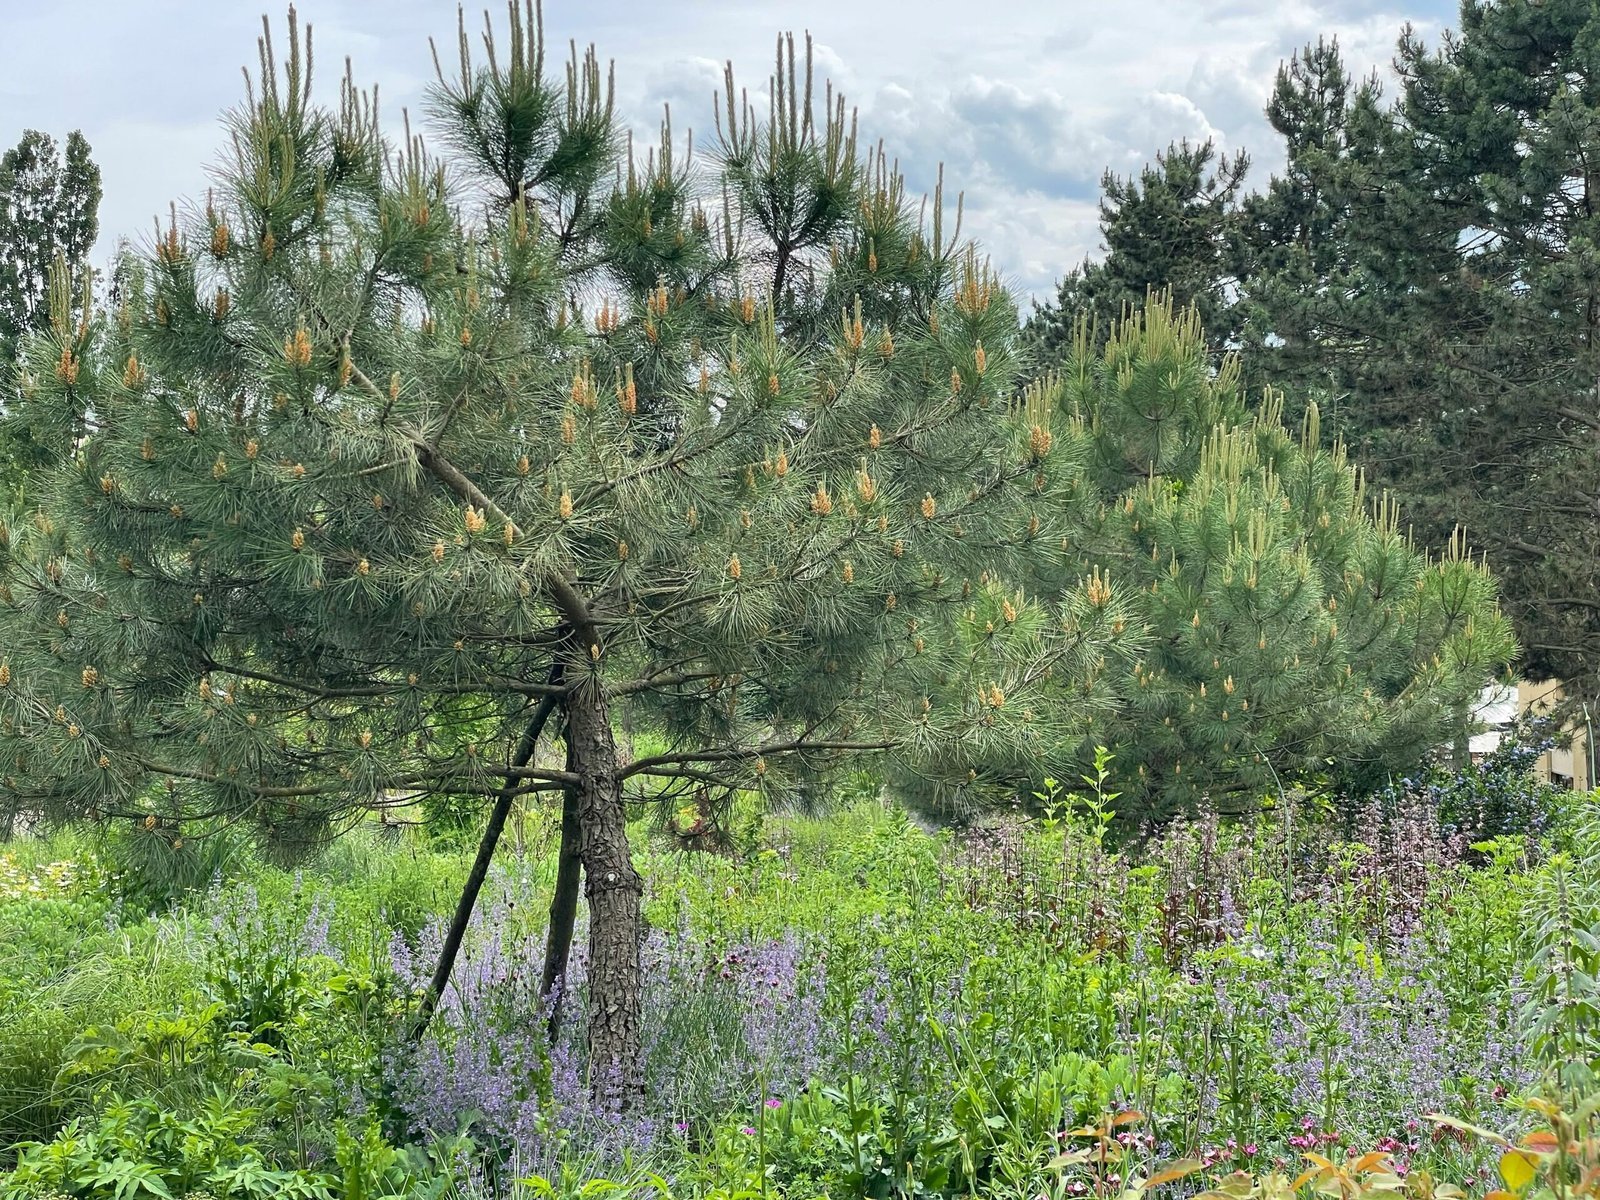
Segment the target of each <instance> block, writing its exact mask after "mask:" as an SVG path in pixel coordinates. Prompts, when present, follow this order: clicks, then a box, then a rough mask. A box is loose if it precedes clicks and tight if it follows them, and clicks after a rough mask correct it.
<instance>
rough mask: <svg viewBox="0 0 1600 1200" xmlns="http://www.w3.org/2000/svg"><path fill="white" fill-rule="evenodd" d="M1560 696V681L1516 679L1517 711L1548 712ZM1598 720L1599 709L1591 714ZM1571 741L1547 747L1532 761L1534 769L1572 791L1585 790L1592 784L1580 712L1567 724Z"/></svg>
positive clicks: (1585, 734) (1587, 738)
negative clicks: (1530, 681)
mask: <svg viewBox="0 0 1600 1200" xmlns="http://www.w3.org/2000/svg"><path fill="white" fill-rule="evenodd" d="M1560 699H1561V685H1560V684H1559V683H1556V682H1554V681H1547V682H1545V683H1529V682H1528V681H1527V680H1525V679H1522V680H1518V681H1517V711H1518V712H1519V713H1526V712H1548V711H1549V710H1550V709H1551V708H1552V707H1553V706H1554V705H1555V704H1556V703H1557V702H1559V701H1560ZM1592 715H1593V716H1594V718H1595V720H1596V721H1597V722H1600V713H1595V714H1592ZM1567 728H1568V732H1569V733H1571V735H1572V742H1571V744H1570V745H1569V746H1566V747H1557V748H1555V749H1553V750H1546V751H1545V752H1544V753H1543V754H1541V755H1540V756H1539V758H1538V760H1537V761H1536V762H1535V763H1534V765H1533V769H1534V772H1535V773H1536V774H1537V775H1538V776H1539V777H1540V778H1541V779H1547V780H1549V781H1550V782H1552V783H1556V784H1561V785H1564V786H1566V787H1569V788H1572V789H1573V790H1575V791H1581V792H1586V791H1588V790H1589V789H1590V788H1592V787H1594V786H1595V783H1594V780H1593V779H1592V778H1591V777H1590V770H1589V729H1588V725H1587V722H1586V721H1585V720H1584V716H1583V714H1582V713H1581V712H1580V713H1579V714H1578V716H1577V718H1576V719H1575V720H1574V721H1573V722H1572V723H1571V724H1570V725H1569V726H1568V727H1567Z"/></svg>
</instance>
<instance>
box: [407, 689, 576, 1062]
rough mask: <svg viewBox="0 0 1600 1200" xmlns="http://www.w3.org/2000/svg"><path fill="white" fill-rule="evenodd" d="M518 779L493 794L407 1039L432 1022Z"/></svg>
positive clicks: (526, 749)
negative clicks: (486, 819)
mask: <svg viewBox="0 0 1600 1200" xmlns="http://www.w3.org/2000/svg"><path fill="white" fill-rule="evenodd" d="M560 672H561V668H560V666H559V664H558V665H557V666H555V667H553V668H552V669H551V671H550V682H551V683H552V684H555V683H559V682H560V679H561V674H560ZM555 707H556V698H555V697H554V696H546V697H545V698H544V699H543V700H541V701H540V702H539V707H538V708H536V709H535V710H534V713H533V716H532V718H531V719H530V720H529V721H528V726H527V728H526V729H525V730H523V733H522V740H521V741H520V742H519V743H518V744H517V751H516V753H515V754H514V755H513V756H512V759H511V765H512V767H517V768H520V767H525V766H527V765H528V763H529V762H530V761H532V759H533V751H534V748H535V747H536V746H537V745H538V744H539V734H540V733H542V732H543V730H544V726H545V722H546V721H548V720H549V719H550V714H551V713H552V712H554V711H555ZM521 784H522V780H521V778H520V777H518V776H516V775H507V776H506V777H505V781H504V783H503V784H502V785H501V787H500V790H499V791H498V792H497V793H496V794H495V800H494V808H493V809H492V810H491V811H490V813H489V823H488V825H486V826H485V827H484V830H483V837H482V839H480V840H479V842H478V853H477V856H476V857H475V858H474V859H473V860H472V870H471V871H469V872H468V873H467V881H466V883H464V884H462V886H461V897H460V899H459V900H457V901H456V911H455V914H454V915H453V916H452V917H451V918H450V925H449V927H448V928H447V929H446V930H445V936H444V944H443V945H442V946H441V947H440V948H439V961H438V963H437V964H436V965H435V967H434V969H433V979H432V980H431V981H430V982H429V984H428V990H427V991H426V992H424V993H423V995H422V1005H421V1007H420V1008H419V1009H418V1010H417V1018H416V1021H415V1022H414V1023H413V1025H412V1027H411V1040H412V1041H420V1040H421V1039H422V1035H423V1034H424V1033H426V1032H427V1029H428V1023H429V1022H430V1021H432V1020H433V1014H434V1011H435V1010H436V1009H437V1008H438V1007H439V998H440V997H441V996H443V995H444V989H445V986H446V985H447V984H448V983H449V982H450V972H451V971H452V970H454V969H455V964H456V955H457V954H459V953H460V951H461V942H462V939H463V938H465V937H466V935H467V926H468V925H469V924H470V923H471V921H472V910H473V909H474V908H475V907H476V906H477V903H478V893H479V892H481V891H482V890H483V881H484V880H485V879H486V878H487V877H488V875H489V863H490V862H491V861H492V860H493V859H494V851H495V847H496V846H498V845H499V844H500V835H501V834H502V833H503V832H504V831H505V827H506V817H507V816H509V815H510V813H511V806H512V805H513V804H514V803H515V802H516V798H517V789H518V788H519V787H520V786H521Z"/></svg>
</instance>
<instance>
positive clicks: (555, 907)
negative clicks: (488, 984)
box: [539, 732, 583, 1041]
mask: <svg viewBox="0 0 1600 1200" xmlns="http://www.w3.org/2000/svg"><path fill="white" fill-rule="evenodd" d="M573 760H574V755H573V752H572V735H571V733H570V732H569V733H568V735H567V767H566V769H567V770H568V771H573V770H575V769H576V768H575V766H574V761H573ZM579 802H580V797H579V795H578V789H577V788H574V787H568V788H564V789H562V793H561V849H560V851H559V853H558V855H557V858H556V886H555V894H554V895H552V896H551V897H550V931H549V933H547V934H546V935H545V943H544V976H543V978H542V979H541V980H540V983H539V995H540V996H542V997H545V998H547V999H549V1000H550V1039H551V1040H552V1041H554V1040H555V1036H556V1032H557V1031H558V1030H559V1029H560V1027H561V1009H562V1005H563V1004H564V1003H565V1002H566V985H565V980H566V975H567V961H568V959H569V958H570V957H571V953H572V930H573V926H574V924H575V923H576V922H577V919H578V889H579V885H580V883H581V881H582V877H583V857H582V854H583V823H582V818H581V816H580V813H579V808H578V806H579ZM558 980H559V981H561V982H562V987H561V990H560V991H555V992H554V995H553V996H552V992H553V991H554V989H555V986H556V983H557V981H558Z"/></svg>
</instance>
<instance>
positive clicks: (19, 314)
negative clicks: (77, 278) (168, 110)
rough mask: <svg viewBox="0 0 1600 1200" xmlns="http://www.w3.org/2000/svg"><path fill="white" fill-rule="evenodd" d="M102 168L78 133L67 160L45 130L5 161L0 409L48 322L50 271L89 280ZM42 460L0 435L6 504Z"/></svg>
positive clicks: (33, 133)
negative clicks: (23, 350) (64, 268)
mask: <svg viewBox="0 0 1600 1200" xmlns="http://www.w3.org/2000/svg"><path fill="white" fill-rule="evenodd" d="M99 208H100V168H99V167H97V166H96V165H95V163H94V160H93V159H92V158H91V157H90V156H89V143H88V142H87V141H85V140H84V137H83V134H81V133H79V132H77V131H76V130H74V131H73V132H72V133H71V134H70V135H68V137H67V145H66V153H65V156H63V154H62V152H61V149H60V148H59V147H58V146H57V145H56V141H55V139H54V138H52V137H51V136H50V135H49V134H47V133H41V132H40V131H39V130H37V129H29V130H27V131H25V132H24V133H23V135H22V138H21V140H20V141H18V143H17V144H16V145H15V146H13V147H12V148H11V149H10V150H7V151H6V152H5V154H4V155H0V408H3V407H4V405H5V404H6V403H8V402H9V399H10V391H11V388H10V382H11V376H12V367H13V364H14V363H15V361H16V357H17V353H18V350H19V348H20V345H21V341H22V338H23V336H24V335H25V334H27V333H29V332H32V331H34V330H38V329H42V328H44V326H45V323H46V321H47V320H48V313H49V305H48V303H47V291H48V287H49V281H50V272H51V269H52V267H53V265H54V263H55V260H56V258H57V257H58V256H59V257H61V258H62V259H64V260H65V262H66V263H67V265H68V267H69V268H71V269H72V270H73V271H75V272H77V273H79V274H81V273H82V272H83V271H84V270H85V269H86V265H87V262H88V257H89V250H90V248H91V247H92V246H93V245H94V239H95V235H96V234H97V233H98V231H99V227H100V226H99ZM36 457H37V454H36V451H35V449H34V447H32V446H31V445H29V444H28V443H27V442H26V441H23V442H20V443H18V442H14V441H11V440H8V439H6V438H4V437H0V501H7V500H10V499H12V498H13V497H16V496H20V495H21V492H22V480H23V478H24V476H25V475H26V473H27V469H28V467H29V466H31V465H32V463H33V461H34V459H35V458H36Z"/></svg>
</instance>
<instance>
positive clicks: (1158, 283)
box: [1026, 139, 1250, 364]
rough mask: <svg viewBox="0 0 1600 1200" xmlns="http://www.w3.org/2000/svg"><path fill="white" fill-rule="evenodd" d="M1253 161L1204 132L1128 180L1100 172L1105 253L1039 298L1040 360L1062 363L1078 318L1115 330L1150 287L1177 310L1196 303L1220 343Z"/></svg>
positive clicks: (1224, 340)
mask: <svg viewBox="0 0 1600 1200" xmlns="http://www.w3.org/2000/svg"><path fill="white" fill-rule="evenodd" d="M1249 166H1250V160H1249V158H1248V157H1247V156H1246V155H1245V154H1244V153H1243V152H1240V153H1237V154H1235V155H1233V156H1232V157H1229V156H1228V155H1226V154H1223V155H1221V156H1219V155H1218V154H1217V150H1216V146H1215V144H1214V143H1213V142H1212V141H1210V140H1209V139H1207V140H1206V141H1204V142H1202V143H1200V144H1199V145H1190V144H1189V142H1187V141H1184V142H1179V143H1175V144H1174V145H1171V146H1169V147H1167V149H1166V151H1164V152H1163V153H1161V154H1158V155H1157V156H1156V161H1155V162H1154V163H1153V164H1151V165H1149V166H1146V167H1145V168H1144V169H1143V170H1142V171H1140V172H1139V174H1138V175H1137V176H1136V177H1135V176H1131V175H1130V176H1129V177H1128V178H1126V179H1122V178H1119V177H1118V176H1117V175H1115V174H1113V173H1112V172H1110V171H1107V172H1106V173H1105V175H1104V176H1103V177H1102V179H1101V184H1100V186H1101V199H1100V236H1101V239H1102V241H1103V243H1104V248H1105V256H1104V257H1103V258H1101V259H1098V260H1094V261H1088V260H1086V261H1085V262H1084V263H1083V264H1082V265H1081V266H1078V267H1074V268H1073V269H1072V270H1071V271H1069V272H1067V274H1066V275H1065V276H1064V277H1063V279H1062V280H1061V284H1060V286H1059V288H1058V289H1057V294H1056V299H1055V302H1054V303H1053V304H1045V305H1039V304H1036V305H1035V308H1034V312H1033V314H1032V316H1031V317H1030V318H1029V320H1028V324H1027V331H1026V332H1027V337H1028V340H1029V341H1030V343H1031V344H1032V346H1033V348H1034V352H1035V354H1036V355H1037V356H1038V359H1039V361H1040V362H1041V363H1044V364H1049V363H1054V362H1058V361H1059V360H1060V359H1061V357H1062V356H1063V355H1065V353H1066V352H1067V350H1068V348H1069V347H1070V346H1071V345H1072V343H1073V340H1074V337H1075V331H1076V329H1077V323H1078V320H1079V318H1080V317H1083V316H1085V315H1087V316H1089V317H1090V318H1091V319H1092V320H1094V321H1095V322H1097V323H1098V328H1099V330H1100V333H1099V335H1098V336H1099V337H1101V338H1104V337H1106V336H1108V335H1109V333H1110V330H1111V327H1112V325H1113V324H1114V323H1115V322H1116V321H1117V320H1119V319H1120V318H1121V316H1122V314H1123V312H1124V311H1125V310H1137V309H1138V308H1139V307H1140V306H1141V305H1143V304H1144V302H1145V297H1146V296H1148V295H1149V294H1150V292H1151V291H1152V289H1161V290H1164V291H1165V292H1166V293H1168V294H1170V295H1171V296H1172V298H1173V299H1174V300H1175V302H1176V303H1177V304H1178V306H1179V307H1180V308H1184V307H1188V306H1190V305H1193V306H1194V307H1195V308H1196V309H1197V310H1198V311H1199V314H1200V319H1201V321H1202V323H1203V327H1204V328H1205V329H1206V330H1207V331H1209V333H1210V334H1211V336H1212V338H1213V341H1214V342H1215V344H1216V346H1217V347H1218V349H1219V350H1220V349H1221V348H1223V347H1225V346H1227V345H1228V344H1229V342H1230V339H1231V337H1232V335H1233V332H1234V330H1233V325H1232V320H1231V316H1230V310H1231V307H1232V304H1233V299H1234V297H1233V287H1232V280H1233V271H1234V266H1235V240H1236V239H1235V224H1236V222H1237V208H1238V204H1239V201H1240V193H1241V190H1242V188H1243V186H1244V179H1245V175H1246V173H1247V171H1248V170H1249Z"/></svg>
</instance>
